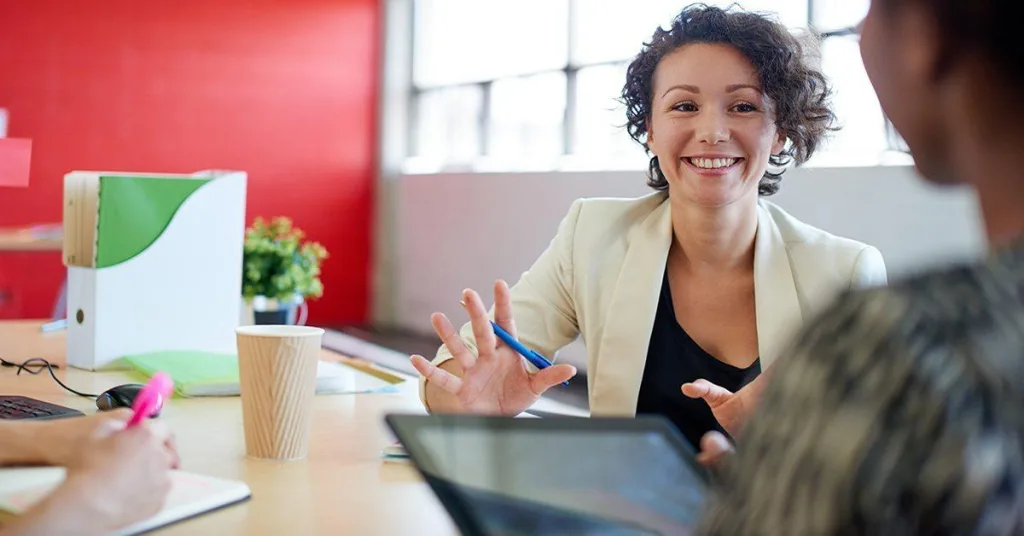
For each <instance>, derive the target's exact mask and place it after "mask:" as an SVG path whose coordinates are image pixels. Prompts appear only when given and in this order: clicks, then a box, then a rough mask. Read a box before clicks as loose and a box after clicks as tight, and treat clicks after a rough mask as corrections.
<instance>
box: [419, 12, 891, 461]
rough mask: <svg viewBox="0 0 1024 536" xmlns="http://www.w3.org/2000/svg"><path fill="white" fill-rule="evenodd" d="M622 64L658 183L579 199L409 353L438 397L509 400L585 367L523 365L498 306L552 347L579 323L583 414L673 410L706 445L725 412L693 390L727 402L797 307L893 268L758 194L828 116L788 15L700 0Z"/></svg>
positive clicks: (441, 400) (501, 408) (812, 140)
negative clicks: (514, 268) (511, 275)
mask: <svg viewBox="0 0 1024 536" xmlns="http://www.w3.org/2000/svg"><path fill="white" fill-rule="evenodd" d="M627 73H628V74H627V79H626V83H625V87H624V88H623V100H624V101H625V103H626V105H627V107H628V112H627V119H628V121H629V133H630V135H631V136H632V137H633V138H634V139H635V140H637V141H638V142H640V143H641V144H643V145H644V148H645V149H647V150H648V151H649V152H650V153H652V155H653V156H652V158H651V165H650V173H649V176H648V182H649V184H650V185H651V186H652V187H654V188H655V189H656V190H658V191H657V192H656V193H654V194H652V195H648V196H646V197H642V198H639V199H584V200H579V201H577V202H576V203H574V204H573V206H572V207H571V208H570V209H569V214H568V215H567V216H566V218H565V219H564V220H563V221H562V225H561V227H560V228H559V230H558V233H557V235H556V236H555V238H554V239H553V240H552V242H551V244H550V246H549V247H548V249H547V250H545V251H544V253H543V254H542V255H541V257H540V258H539V259H538V260H537V261H536V262H535V263H534V265H533V266H532V267H531V268H530V270H529V271H528V272H526V273H525V274H523V276H522V278H521V279H520V280H519V282H518V283H516V284H515V286H513V287H512V288H511V289H509V287H508V286H506V285H505V283H504V282H500V281H499V282H497V283H496V284H495V288H494V294H495V305H494V309H493V310H492V312H491V313H490V315H489V314H488V311H487V309H486V307H485V305H484V303H483V301H482V300H481V298H480V296H479V295H478V294H477V293H476V292H474V291H472V290H467V291H466V292H465V293H464V295H463V297H462V299H463V300H464V301H465V303H466V309H467V312H468V314H469V317H470V323H468V324H466V325H465V326H464V327H463V328H462V330H461V332H459V333H457V332H456V331H455V329H454V327H453V326H452V324H451V323H450V322H449V321H448V319H447V318H445V317H444V315H441V314H435V315H434V316H433V318H432V321H433V325H434V328H435V330H436V331H437V333H438V335H439V336H440V337H441V339H442V341H443V342H444V345H443V346H442V347H441V348H440V349H439V350H438V354H437V357H436V358H435V359H434V362H433V363H431V362H429V361H427V360H426V359H424V358H422V357H420V356H413V364H414V365H415V366H416V368H417V369H418V370H419V371H420V373H421V374H423V377H424V383H423V389H422V391H423V395H424V402H425V404H426V405H427V407H428V408H430V409H431V410H432V411H469V412H483V413H501V414H516V413H519V412H521V411H523V410H525V409H526V408H527V407H529V406H530V405H531V404H532V403H533V402H534V401H536V400H537V398H538V397H539V396H540V394H541V393H543V392H544V391H545V390H546V389H548V388H550V387H553V386H556V385H558V384H560V383H561V382H563V381H565V380H566V379H568V378H570V377H571V376H572V375H573V374H575V370H574V369H573V368H572V367H571V366H569V365H564V364H555V365H554V366H552V367H547V368H544V369H543V370H539V371H537V370H535V369H534V368H532V367H531V366H529V365H528V364H526V363H525V362H524V361H523V360H522V359H521V357H520V356H519V355H518V354H517V353H516V352H514V351H513V350H512V349H511V348H509V347H508V346H507V345H504V344H502V343H500V342H498V341H497V340H496V339H495V337H494V334H493V330H492V328H491V326H490V324H489V322H488V320H489V318H488V317H489V316H491V317H493V320H494V322H495V323H497V324H498V325H500V326H501V327H503V328H504V329H505V330H506V331H508V332H509V333H511V334H513V335H514V336H517V337H518V339H519V340H520V341H521V342H522V343H523V344H524V345H525V346H526V347H528V348H530V349H532V350H535V351H538V352H540V353H541V354H543V355H545V356H552V357H553V356H554V354H555V352H556V351H557V350H558V349H560V348H561V347H563V346H565V345H566V344H569V343H570V342H572V341H573V340H574V339H576V338H577V337H578V336H579V337H582V339H583V341H584V343H585V346H586V349H587V354H588V355H587V371H588V377H587V381H588V388H589V401H590V411H591V414H593V415H635V414H642V413H654V414H659V415H664V416H666V417H667V418H669V419H670V420H671V421H672V422H673V423H675V424H676V426H677V427H678V428H679V429H680V430H681V431H682V432H683V434H684V435H685V436H686V437H687V438H688V439H689V440H690V441H691V443H693V444H694V445H695V446H696V445H697V444H698V443H699V442H700V440H701V438H702V436H704V434H706V433H707V432H709V431H717V432H723V431H726V429H725V428H723V426H722V424H725V425H726V426H727V427H728V423H730V422H731V421H730V420H729V417H730V416H729V415H722V414H721V411H720V410H719V409H716V412H717V413H713V412H712V411H711V409H710V408H709V406H708V404H706V403H705V401H704V400H701V399H700V398H702V397H704V398H705V399H707V401H708V402H709V403H713V404H714V405H715V407H716V408H721V407H730V405H725V406H720V405H719V404H720V403H721V402H723V401H724V400H728V399H730V397H731V396H732V394H731V393H732V392H734V391H737V390H739V389H741V388H743V387H744V386H746V385H748V384H750V383H751V382H753V381H755V378H757V377H758V375H759V374H760V373H761V371H762V370H763V369H765V368H767V367H769V366H770V365H771V363H772V362H773V361H774V360H775V359H776V358H778V357H779V356H780V353H781V352H782V351H783V345H784V344H786V343H787V342H788V337H789V335H790V334H791V333H792V332H793V331H795V330H796V329H798V328H800V326H801V325H802V323H803V321H804V319H806V318H809V317H810V316H811V315H812V314H813V313H814V312H816V311H817V310H818V309H820V308H822V307H823V306H824V305H825V304H827V303H829V302H831V301H832V299H833V298H834V297H835V296H836V295H837V294H839V293H840V292H843V291H845V290H848V289H850V288H856V287H863V286H868V285H876V284H882V283H884V282H885V266H884V263H883V262H882V258H881V255H880V254H879V252H878V250H876V249H875V248H873V247H871V246H868V245H865V244H861V243H858V242H854V241H852V240H848V239H844V238H840V237H837V236H834V235H831V234H829V233H827V232H825V231H822V230H819V229H815V228H813V227H811V226H809V225H806V224H804V223H802V222H800V221H797V220H796V219H795V218H793V217H791V216H789V215H788V214H787V213H786V212H785V211H783V210H782V209H781V208H779V207H777V206H775V205H774V204H771V203H769V202H767V201H765V200H762V199H760V196H762V195H769V194H771V193H774V192H775V191H776V190H777V189H778V186H779V180H780V176H781V174H782V171H783V170H784V168H785V167H786V166H789V165H793V164H799V163H802V162H803V161H805V160H806V159H807V158H808V157H809V156H810V155H811V154H812V153H813V152H814V150H815V148H816V147H817V146H818V143H819V142H820V141H821V138H822V136H823V135H824V134H825V133H826V132H827V131H828V130H829V129H830V128H832V123H833V119H834V116H833V114H832V112H831V110H830V109H829V107H828V96H829V89H828V84H827V83H826V81H825V78H824V77H823V76H822V75H821V74H820V73H819V72H817V71H816V70H814V69H813V68H812V67H811V66H810V63H809V62H808V60H807V58H806V54H805V49H804V48H803V47H802V45H801V44H800V42H799V41H798V40H797V39H796V38H794V37H793V36H792V35H791V34H790V33H789V32H788V31H787V30H786V28H785V27H784V26H783V25H782V24H781V23H779V22H777V21H775V20H773V19H772V18H769V17H766V16H763V15H759V14H753V13H748V12H744V11H740V10H738V9H727V10H723V9H719V8H716V7H709V6H706V5H703V4H695V5H693V6H689V7H687V8H685V9H683V11H682V12H680V13H679V15H678V16H677V17H676V18H675V19H674V20H673V22H672V24H671V25H670V26H669V27H668V28H667V29H663V28H659V29H658V30H657V31H656V32H655V33H654V35H653V37H652V38H651V39H650V41H649V42H648V43H647V44H645V45H644V46H643V47H642V48H641V50H640V52H639V54H637V56H636V57H635V58H634V59H633V61H632V63H631V64H630V66H629V68H628V70H627ZM769 168H774V169H769ZM513 313H514V321H513ZM698 380H706V381H702V382H699V383H698V384H696V385H688V387H687V393H686V394H684V392H683V389H682V386H683V385H684V384H692V383H693V382H697V381H698ZM707 382H710V383H711V385H708V383H707ZM747 392H750V391H747ZM687 395H693V396H694V397H695V398H690V397H689V396H687ZM716 417H717V418H718V419H719V420H720V421H719V420H716ZM720 422H721V423H722V424H720Z"/></svg>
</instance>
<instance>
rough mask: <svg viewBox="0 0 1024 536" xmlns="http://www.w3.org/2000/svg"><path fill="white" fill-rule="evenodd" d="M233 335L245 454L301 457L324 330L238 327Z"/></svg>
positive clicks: (306, 443)
mask: <svg viewBox="0 0 1024 536" xmlns="http://www.w3.org/2000/svg"><path fill="white" fill-rule="evenodd" d="M235 333H236V338H237V342H238V372H239V377H240V380H241V381H240V385H239V388H240V391H241V396H242V425H243V427H244V429H245V452H246V454H247V455H249V456H251V457H254V458H269V459H274V460H298V459H302V458H305V457H306V454H307V453H308V452H309V429H310V422H311V420H312V416H313V396H314V394H315V391H316V369H317V360H318V359H319V356H320V342H321V340H322V338H323V334H324V330H322V329H320V328H314V327H308V326H287V325H258V326H243V327H239V328H237V329H236V330H235Z"/></svg>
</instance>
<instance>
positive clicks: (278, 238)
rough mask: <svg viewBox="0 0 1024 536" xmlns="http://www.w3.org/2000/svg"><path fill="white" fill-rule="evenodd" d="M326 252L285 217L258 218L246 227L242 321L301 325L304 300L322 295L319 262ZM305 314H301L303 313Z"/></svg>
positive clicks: (243, 258) (302, 322)
mask: <svg viewBox="0 0 1024 536" xmlns="http://www.w3.org/2000/svg"><path fill="white" fill-rule="evenodd" d="M326 258H327V250H326V249H324V247H323V246H322V245H320V244H319V243H318V242H311V241H308V240H305V233H303V232H302V230H301V229H299V228H297V227H295V226H293V225H292V221H291V220H290V219H289V218H286V217H277V218H273V219H272V220H270V222H266V221H264V220H263V219H262V218H256V220H255V221H254V222H253V224H252V227H250V228H248V229H246V232H245V245H244V248H243V256H242V263H243V266H242V299H243V302H244V307H245V311H246V313H245V314H246V320H248V321H249V322H250V323H255V324H296V323H298V324H304V323H305V318H300V315H299V311H300V309H301V310H302V311H303V312H304V311H305V306H306V301H307V300H309V299H316V298H319V297H320V296H322V295H323V292H324V286H323V283H321V282H320V264H321V263H322V262H323V260H324V259H326ZM301 316H302V317H304V316H305V315H304V314H303V315H301Z"/></svg>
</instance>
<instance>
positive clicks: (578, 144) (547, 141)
mask: <svg viewBox="0 0 1024 536" xmlns="http://www.w3.org/2000/svg"><path fill="white" fill-rule="evenodd" d="M707 3H708V4H712V5H718V6H722V7H726V6H729V5H731V4H733V3H734V0H711V1H708V2H707ZM739 3H740V4H741V5H742V6H743V7H744V8H745V9H747V10H750V11H759V12H765V11H769V12H772V13H774V14H776V16H777V18H778V19H779V20H780V21H782V22H783V23H785V24H786V25H787V26H789V27H791V28H793V29H798V28H801V29H806V27H808V26H812V27H814V28H815V31H819V32H826V33H831V34H834V35H832V36H829V37H827V38H826V39H825V40H824V41H823V43H822V48H821V54H822V60H821V61H822V63H821V67H822V69H823V71H824V72H825V74H826V76H828V77H829V79H830V80H831V82H832V84H833V87H834V89H835V96H834V104H835V110H836V113H837V115H838V116H839V119H840V124H841V126H843V130H841V131H840V132H839V133H837V134H835V135H834V136H833V137H832V138H830V139H829V140H827V141H826V143H825V144H824V147H823V148H822V150H821V151H819V154H818V155H817V156H816V158H815V160H816V161H817V162H820V163H828V164H840V165H843V164H847V163H850V162H851V161H852V162H856V161H858V160H864V159H865V155H867V157H866V158H867V160H872V156H873V155H876V154H877V155H881V153H883V152H885V151H886V150H888V149H891V148H895V147H898V146H899V145H900V140H899V139H898V136H897V135H895V132H894V131H893V130H892V128H891V125H889V124H888V122H887V121H886V119H885V117H884V115H883V114H882V111H881V108H880V106H879V104H878V100H877V99H876V97H875V94H874V91H873V90H872V88H871V85H870V83H869V81H868V79H867V76H866V74H865V73H864V68H863V64H862V63H861V60H860V50H859V46H858V42H857V36H856V35H855V34H851V32H849V31H845V32H844V31H840V30H844V29H849V28H851V27H854V26H856V25H857V24H858V23H859V22H860V20H861V19H862V18H863V17H864V15H865V13H866V12H867V9H868V5H869V3H870V0H746V1H741V2H739ZM685 4H686V2H683V3H680V2H678V1H670V0H515V1H511V0H414V17H413V19H414V21H415V22H414V28H413V30H414V38H413V60H412V61H413V68H412V84H413V88H412V96H413V101H412V107H411V109H412V110H413V113H412V114H411V117H412V131H413V134H412V140H413V144H412V154H411V155H410V156H414V157H417V163H418V164H421V165H418V166H416V167H418V168H419V169H431V170H437V169H443V168H446V167H450V166H454V167H468V168H475V167H479V165H485V166H488V167H494V168H497V169H504V170H515V169H523V168H528V169H537V168H545V169H553V168H558V167H566V166H573V165H574V164H572V163H574V162H579V163H580V165H582V166H584V167H588V166H589V167H590V168H608V167H619V166H621V165H627V164H626V163H628V166H637V165H641V166H642V165H643V162H645V159H644V158H643V149H642V148H641V147H640V146H639V145H638V144H636V143H635V142H633V141H632V140H631V139H630V138H629V136H628V134H627V133H626V130H625V128H624V124H625V122H626V118H625V111H624V108H623V106H622V104H621V103H620V102H619V98H620V93H621V90H622V84H623V81H624V80H625V69H626V65H627V64H628V63H629V61H630V59H631V58H632V57H634V56H635V55H636V54H637V53H638V52H639V51H640V49H641V47H642V45H643V43H645V42H647V41H649V40H650V38H651V36H652V34H653V33H654V30H655V29H656V28H657V27H659V26H666V25H667V24H668V23H669V22H671V20H672V18H673V17H674V16H675V15H676V14H678V12H679V10H680V8H681V7H682V6H683V5H685ZM423 162H430V163H431V165H427V166H423V165H422V163H423ZM481 162H486V164H480V163H481ZM567 162H568V164H567ZM872 163H873V162H872Z"/></svg>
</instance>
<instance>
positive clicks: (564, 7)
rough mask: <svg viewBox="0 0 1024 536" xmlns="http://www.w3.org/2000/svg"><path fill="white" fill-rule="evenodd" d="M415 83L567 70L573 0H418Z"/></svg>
mask: <svg viewBox="0 0 1024 536" xmlns="http://www.w3.org/2000/svg"><path fill="white" fill-rule="evenodd" d="M415 13H416V14H415V36H414V46H415V48H414V49H413V82H414V83H415V84H416V85H417V86H418V87H430V86H438V85H445V84H457V83H463V82H475V81H481V80H489V79H493V78H498V77H502V76H509V75H516V74H524V73H529V72H536V71H545V70H554V69H561V68H562V67H564V66H565V64H566V61H567V59H568V48H569V45H568V41H569V37H568V31H569V0H516V1H515V2H508V1H498V0H416V4H415Z"/></svg>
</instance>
